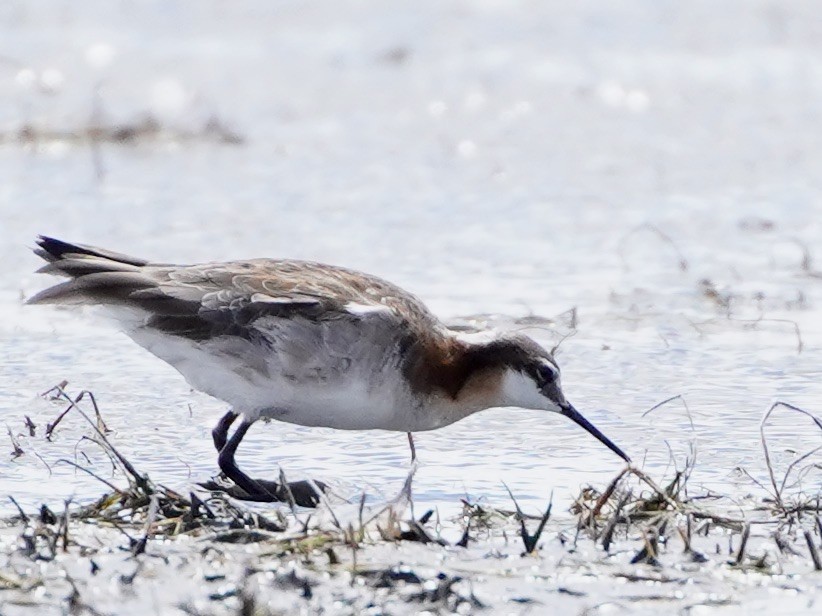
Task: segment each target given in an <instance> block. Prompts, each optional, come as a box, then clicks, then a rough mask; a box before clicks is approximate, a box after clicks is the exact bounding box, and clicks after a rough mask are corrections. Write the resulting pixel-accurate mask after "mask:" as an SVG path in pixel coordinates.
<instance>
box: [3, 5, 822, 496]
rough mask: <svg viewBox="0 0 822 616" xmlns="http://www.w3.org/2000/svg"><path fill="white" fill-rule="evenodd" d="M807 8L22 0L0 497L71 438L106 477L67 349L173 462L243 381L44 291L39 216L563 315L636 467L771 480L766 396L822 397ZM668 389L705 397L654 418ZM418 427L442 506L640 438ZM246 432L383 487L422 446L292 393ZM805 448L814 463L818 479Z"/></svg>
mask: <svg viewBox="0 0 822 616" xmlns="http://www.w3.org/2000/svg"><path fill="white" fill-rule="evenodd" d="M817 17H818V7H817V5H816V4H815V3H814V2H810V1H808V2H791V3H781V2H775V1H765V0H753V1H751V0H745V1H742V0H738V1H737V0H731V1H728V2H723V3H721V4H717V3H714V2H707V1H698V2H691V3H687V4H681V3H674V2H659V1H655V0H635V1H623V2H616V3H607V4H603V3H599V2H579V3H574V4H573V5H570V4H567V3H560V2H529V1H521V2H511V1H506V2H501V1H492V0H487V1H472V2H467V1H465V2H448V3H443V2H435V1H422V2H393V3H381V2H374V1H360V2H347V3H333V2H297V1H282V2H258V1H257V2H251V1H249V2H237V3H228V2H224V1H216V0H211V1H198V2H183V1H174V0H166V1H164V2H144V3H137V2H128V1H119V2H100V1H96V0H94V1H86V2H82V3H76V2H43V3H32V2H26V1H22V0H21V1H14V0H9V1H7V2H4V3H3V5H2V6H0V239H2V242H0V263H2V265H3V268H2V273H0V317H2V318H0V344H2V346H0V353H1V355H0V383H2V388H0V411H2V420H3V423H4V426H5V427H7V428H8V432H9V435H8V436H7V437H5V438H6V440H5V441H0V442H3V443H4V445H3V447H2V448H0V453H1V454H2V455H0V493H2V494H10V495H13V496H14V497H15V498H16V499H17V500H18V501H19V502H20V503H21V504H22V505H24V506H26V507H31V506H35V505H39V504H40V503H41V502H43V501H49V502H53V501H54V500H55V499H59V498H68V497H74V498H75V499H77V500H81V501H82V500H84V499H86V500H87V499H89V498H92V497H95V496H97V495H99V493H100V490H101V486H100V484H99V483H97V481H96V480H95V479H93V478H91V477H89V476H87V475H85V474H84V473H82V472H79V471H77V470H76V469H74V468H72V467H71V466H69V465H66V464H64V463H60V462H58V461H59V460H60V459H70V460H72V461H74V462H76V463H78V464H82V465H88V466H89V467H90V468H92V469H93V470H94V471H95V472H97V473H99V474H101V475H103V476H104V477H110V476H111V467H110V464H109V463H108V462H107V460H106V459H105V457H104V456H103V455H102V453H101V452H100V450H99V448H98V447H97V446H96V445H94V444H93V443H91V442H89V441H88V440H84V439H83V438H82V437H83V436H86V435H89V434H90V433H89V430H88V429H87V427H86V426H85V425H84V423H83V422H82V421H81V419H80V418H79V417H76V416H75V417H72V416H71V415H69V416H68V417H67V418H66V420H65V421H64V423H63V424H62V425H61V427H60V428H59V429H58V430H57V432H56V433H55V437H54V441H53V442H49V441H47V440H45V439H44V437H43V432H44V429H45V425H46V423H48V422H49V421H53V419H54V417H55V416H56V415H57V413H58V412H59V410H60V408H61V407H59V406H56V405H54V404H50V403H47V402H45V401H43V400H40V399H38V393H40V392H42V391H44V390H46V389H48V388H49V387H50V386H52V385H54V384H56V383H58V382H60V381H62V380H64V379H65V380H67V381H69V386H68V387H69V390H70V391H74V392H79V390H81V389H89V390H92V391H93V392H94V393H95V394H96V397H97V399H98V401H99V403H100V405H101V410H102V412H103V416H104V418H105V420H106V422H107V423H108V425H109V427H110V428H112V429H113V431H114V432H113V434H112V436H111V438H112V441H113V442H114V444H115V445H116V446H117V447H118V448H120V449H121V450H122V452H123V453H124V454H126V455H127V456H128V457H129V458H130V459H131V460H132V462H134V463H135V465H137V466H138V467H139V468H140V469H141V470H143V471H146V472H148V473H149V474H150V475H151V477H152V478H153V479H155V481H158V482H160V483H163V484H166V485H168V486H170V487H174V488H177V489H181V490H183V489H188V488H190V487H191V486H192V485H193V483H194V482H196V481H200V480H204V479H206V478H208V477H209V476H210V475H211V474H213V473H214V472H215V471H216V454H215V452H214V451H213V450H212V446H211V440H210V434H209V433H210V430H211V427H212V425H213V423H214V422H215V421H216V419H217V418H218V417H219V416H220V415H221V414H222V413H223V412H224V411H225V405H224V404H222V403H221V402H219V401H216V400H213V399H210V398H208V397H206V396H204V395H202V394H198V393H196V392H192V391H190V390H189V388H188V387H187V385H186V384H185V382H184V381H183V380H182V378H181V377H180V376H179V375H177V373H176V372H174V370H173V369H171V368H170V367H168V366H166V365H165V364H163V363H162V362H160V361H159V360H156V359H155V358H154V357H153V356H150V355H149V354H148V353H146V352H144V351H143V350H141V349H140V348H138V347H137V346H136V345H134V344H133V343H131V342H130V341H129V340H128V339H127V338H126V337H125V336H123V335H121V334H119V333H117V331H116V329H114V328H113V327H112V326H111V325H109V324H108V323H106V322H103V321H100V320H99V319H98V318H97V317H96V316H95V315H94V313H86V314H82V313H79V312H78V311H74V310H66V309H59V308H41V307H36V308H35V307H24V306H23V300H24V298H25V297H28V296H30V295H31V294H33V293H34V292H36V291H37V290H38V289H40V288H42V287H43V286H45V285H46V284H48V283H49V280H47V279H44V278H43V277H38V276H35V275H34V274H33V271H34V270H35V269H36V268H37V267H38V263H37V259H36V258H35V257H34V256H33V255H32V254H31V253H30V252H29V250H28V248H29V247H30V246H31V245H32V244H33V238H34V237H35V235H36V234H38V233H45V234H51V235H55V236H57V237H62V238H66V239H68V240H72V241H78V242H85V243H91V244H97V245H101V246H105V247H108V248H111V249H114V250H118V251H121V252H126V253H133V254H135V255H138V256H142V257H147V258H151V259H155V260H159V261H174V262H197V261H207V260H228V259H234V258H244V257H258V256H270V257H280V256H281V257H292V258H305V259H313V260H319V261H326V262H331V263H336V264H341V265H346V266H349V267H353V268H357V269H361V270H364V271H368V272H371V273H374V274H378V275H380V276H383V277H385V278H387V279H389V280H391V281H393V282H396V283H398V284H400V285H401V286H403V287H405V288H407V289H408V290H410V291H412V292H414V293H416V294H418V295H419V296H420V297H422V298H423V299H424V300H426V301H427V302H428V304H429V305H430V306H431V308H432V309H433V310H434V311H435V312H436V313H437V314H439V315H441V316H442V317H443V318H444V319H446V320H447V321H449V322H457V323H464V322H466V320H467V321H469V322H472V323H480V324H485V323H490V324H493V325H497V326H500V327H516V328H521V327H523V326H525V325H527V324H530V326H531V329H529V331H530V333H531V334H532V335H534V336H535V337H536V338H538V339H539V340H541V341H542V342H544V343H545V344H546V345H553V344H554V343H556V342H557V341H558V340H559V339H560V338H562V337H563V336H564V335H566V334H568V333H571V332H573V335H572V336H570V337H569V338H567V339H566V340H564V342H563V343H562V345H561V347H560V352H559V354H558V360H559V362H560V364H561V365H562V367H563V380H564V385H565V389H566V392H567V394H568V396H569V398H570V399H571V400H572V401H573V402H574V403H575V404H576V406H577V407H578V408H579V409H580V410H581V411H582V412H583V413H585V414H586V416H588V418H589V419H591V420H592V421H593V422H594V423H595V424H597V425H598V426H599V427H600V428H601V429H602V430H603V431H604V432H605V433H606V434H607V435H609V436H610V437H611V438H612V439H613V440H614V441H615V442H617V443H618V444H619V445H620V446H621V447H623V448H624V449H625V450H626V451H627V452H629V453H630V454H631V455H632V456H633V457H634V459H635V460H639V461H642V463H643V464H644V465H645V468H646V469H647V470H648V471H649V472H651V473H652V474H653V475H654V476H656V477H662V476H663V475H665V476H666V477H669V478H670V476H671V475H672V472H673V469H674V465H677V466H679V467H680V468H681V467H683V466H684V464H685V459H686V456H688V455H690V454H691V453H692V452H693V451H694V450H695V451H696V453H697V464H696V469H695V471H694V474H693V479H692V489H693V488H707V489H714V490H717V491H720V492H722V493H724V494H733V495H736V496H742V495H744V494H747V493H748V492H755V493H761V492H762V490H761V488H760V487H758V486H757V485H756V483H755V482H754V481H753V480H752V479H751V478H749V477H748V476H747V475H746V474H745V472H742V469H744V471H746V472H747V473H749V474H750V475H751V476H752V477H753V478H754V479H756V480H757V481H760V482H764V481H766V475H765V465H764V461H763V457H762V451H761V447H760V443H759V421H760V419H761V417H762V415H763V413H764V412H765V410H766V409H767V408H768V407H769V405H770V404H771V402H772V401H773V400H776V399H781V400H785V401H788V402H791V403H793V404H796V405H799V406H802V407H804V408H807V409H808V410H811V411H815V410H818V409H819V408H820V404H819V400H820V394H822V385H820V381H819V365H820V361H821V360H822V351H820V342H822V331H821V330H820V320H819V312H818V306H819V302H820V299H822V298H821V294H820V287H822V279H820V272H819V271H818V270H817V269H816V267H817V265H818V263H817V261H815V258H817V257H818V255H819V237H820V224H822V223H821V222H820V221H822V216H821V215H822V176H821V175H820V174H819V170H820V169H822V141H821V140H820V139H819V135H820V134H822V133H820V114H822V42H820V41H822V22H820V20H819V19H818V18H817ZM477 315H479V316H477ZM800 347H801V348H800ZM677 395H679V396H682V398H684V400H685V402H686V403H687V409H686V408H685V406H684V405H683V404H681V400H679V399H678V400H675V401H673V402H671V403H670V404H668V405H665V406H663V407H661V408H659V409H657V410H655V411H653V412H651V413H650V414H647V415H645V414H644V413H645V411H647V410H648V409H649V408H651V407H652V406H653V405H654V404H656V403H658V402H660V401H662V400H665V399H666V398H669V397H672V396H677ZM688 413H690V419H689V416H688ZM26 416H29V417H31V419H32V421H33V422H34V423H35V424H36V425H37V430H36V432H35V435H34V436H30V435H29V432H28V430H27V428H26V427H25V424H24V420H25V417H26ZM691 424H693V425H691ZM773 424H774V425H773V427H772V428H771V431H770V432H769V434H770V435H771V438H772V447H773V449H774V451H773V455H774V456H775V461H776V462H777V463H778V465H780V466H779V468H780V469H784V468H785V467H786V466H787V464H789V463H790V461H792V460H794V459H796V457H797V456H799V455H801V454H802V453H803V452H805V451H807V450H809V449H811V448H813V447H815V446H817V445H819V443H820V434H819V432H818V431H816V432H814V430H813V429H812V428H813V425H812V424H811V422H810V421H808V420H807V419H805V418H802V417H800V416H798V415H791V414H787V413H781V414H778V415H776V416H775V417H774V420H773ZM12 441H15V442H17V443H18V444H19V446H20V449H21V450H22V451H23V452H24V453H23V454H22V455H20V456H17V457H14V456H13V455H12V453H13V450H14V447H13V444H12ZM417 448H418V452H419V455H420V459H421V462H422V466H421V468H420V470H419V472H418V474H417V477H416V479H415V483H414V487H415V496H416V500H417V501H418V502H419V503H421V504H422V505H438V506H440V507H441V508H444V509H446V510H450V509H453V508H454V507H456V506H457V505H458V499H459V497H462V496H465V495H468V496H470V497H471V498H472V499H477V498H484V499H488V500H490V501H492V502H496V503H500V502H502V501H503V499H506V498H507V496H506V493H505V489H504V487H503V485H502V482H505V483H506V484H507V485H508V486H509V487H510V489H511V490H512V492H513V493H514V494H516V495H518V496H519V497H520V498H521V499H522V502H523V504H524V505H525V506H527V507H533V508H536V507H542V506H543V505H544V503H545V502H546V501H547V499H548V497H549V495H550V493H551V492H552V491H553V493H554V495H555V496H554V498H555V500H557V501H559V502H560V503H562V504H563V506H567V505H568V504H569V503H570V499H571V498H572V497H573V496H574V495H575V494H576V493H577V492H578V491H579V487H580V486H581V485H584V484H586V483H589V482H590V483H594V484H597V485H600V486H601V485H603V484H604V483H606V482H607V481H608V480H609V479H610V478H611V477H612V476H613V475H614V474H615V473H616V472H617V471H618V470H619V468H620V461H619V459H617V458H616V457H614V456H613V455H612V454H611V453H610V452H608V451H607V450H606V449H604V448H603V447H602V446H601V445H600V444H599V443H598V442H596V441H595V440H594V439H592V438H590V437H588V436H587V435H585V434H584V433H582V432H581V431H580V430H579V429H578V428H577V427H575V426H574V425H572V424H570V423H569V422H564V421H563V420H562V418H559V417H555V416H548V415H546V414H544V413H539V412H536V411H525V410H515V409H498V410H491V411H487V412H485V413H482V414H479V415H476V416H474V417H471V418H469V419H467V420H465V421H463V422H460V423H458V424H456V425H453V426H450V427H448V428H446V429H443V430H440V431H437V432H433V433H426V434H420V435H418V437H417ZM240 461H241V464H242V465H244V467H245V468H247V469H249V471H253V472H252V474H255V475H265V474H267V473H276V469H277V467H278V465H281V466H282V467H283V468H284V469H285V471H286V472H287V473H288V475H289V476H290V477H302V476H311V477H316V478H320V479H323V480H330V481H331V482H332V483H335V484H336V485H337V488H338V490H339V491H340V492H341V493H343V494H348V495H355V494H356V493H357V491H358V490H359V489H361V488H363V487H365V488H367V489H368V491H369V492H370V493H371V494H383V495H385V496H390V495H391V494H393V493H394V492H396V490H398V489H399V487H400V486H401V484H402V481H403V478H404V477H405V473H406V472H407V469H408V449H407V443H406V440H405V436H404V435H402V434H393V433H385V432H371V433H346V432H337V431H332V430H324V429H306V428H300V427H295V426H288V425H284V424H276V423H271V424H268V425H262V424H261V425H258V426H255V428H254V429H253V431H252V432H251V433H250V435H249V437H248V438H247V439H246V441H245V442H244V444H243V447H242V448H241V450H240ZM813 461H814V458H810V459H809V460H808V462H813ZM815 461H816V462H817V468H816V469H813V468H811V470H810V473H809V474H807V475H805V477H804V479H803V482H804V483H803V484H802V485H801V486H799V487H797V488H795V489H804V490H805V491H806V492H813V491H814V490H815V491H816V492H818V490H819V484H820V473H819V468H818V462H819V458H816V459H815ZM0 510H2V511H7V510H8V511H10V510H12V505H11V504H10V503H9V502H7V501H5V500H3V501H2V502H0Z"/></svg>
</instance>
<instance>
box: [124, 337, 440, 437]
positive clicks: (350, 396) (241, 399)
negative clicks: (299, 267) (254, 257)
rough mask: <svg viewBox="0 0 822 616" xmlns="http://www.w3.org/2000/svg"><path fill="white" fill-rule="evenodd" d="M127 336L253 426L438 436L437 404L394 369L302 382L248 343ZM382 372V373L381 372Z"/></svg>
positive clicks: (353, 369) (359, 369)
mask: <svg viewBox="0 0 822 616" xmlns="http://www.w3.org/2000/svg"><path fill="white" fill-rule="evenodd" d="M127 333H128V334H129V335H130V336H131V337H132V338H133V339H134V340H135V342H137V343H138V344H140V345H141V346H143V347H144V348H145V349H147V350H148V351H150V352H151V353H153V354H154V355H156V356H157V357H159V358H160V359H163V360H164V361H166V362H167V363H169V364H170V365H172V366H173V367H174V368H175V369H176V370H177V371H178V372H180V374H182V375H183V377H185V379H186V381H188V383H189V384H190V385H191V386H192V387H193V388H194V389H197V390H199V391H202V392H204V393H207V394H209V395H210V396H213V397H215V398H217V399H219V400H223V401H225V402H227V403H228V404H230V405H231V406H232V407H233V409H234V411H235V412H238V413H241V414H242V415H244V416H245V417H247V418H248V419H250V420H252V421H253V420H256V419H259V418H261V417H266V418H271V419H277V420H280V421H285V422H288V423H294V424H299V425H303V426H318V427H327V428H337V429H340V430H369V429H380V430H396V431H403V432H406V431H410V432H415V431H420V430H431V429H433V428H437V427H439V426H440V425H442V422H441V421H433V422H432V417H431V414H430V413H429V412H427V411H430V410H431V409H430V408H428V407H429V405H427V404H423V403H422V402H421V401H419V400H415V399H414V398H413V397H412V396H411V394H410V392H409V390H408V387H407V385H406V383H405V381H404V379H403V378H402V375H401V373H400V372H399V370H398V369H397V368H395V367H393V366H380V365H377V366H376V367H375V366H374V365H373V364H369V365H357V364H352V365H350V366H348V368H347V369H346V370H345V373H344V374H343V375H341V376H339V377H337V378H333V379H331V378H329V379H323V378H301V377H300V376H295V375H292V374H289V373H288V370H283V367H282V366H281V365H280V364H279V363H278V361H277V358H276V357H258V356H257V355H255V354H254V353H253V352H251V354H249V353H250V351H253V349H249V348H248V347H246V346H244V345H250V343H246V342H245V341H242V340H237V341H229V343H228V345H226V344H225V343H221V345H218V347H215V345H214V344H213V343H199V342H194V341H191V340H187V339H185V338H181V337H175V336H168V335H165V334H162V333H158V332H156V331H153V330H150V329H135V330H132V331H127ZM375 368H376V369H375Z"/></svg>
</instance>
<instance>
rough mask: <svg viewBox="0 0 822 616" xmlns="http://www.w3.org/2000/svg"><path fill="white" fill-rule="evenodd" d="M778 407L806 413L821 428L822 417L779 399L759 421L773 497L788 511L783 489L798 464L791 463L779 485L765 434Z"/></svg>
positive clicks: (778, 504)
mask: <svg viewBox="0 0 822 616" xmlns="http://www.w3.org/2000/svg"><path fill="white" fill-rule="evenodd" d="M778 408H785V409H787V410H790V411H794V412H797V413H801V414H802V415H805V416H806V417H809V418H810V419H811V420H812V421H813V422H814V424H816V427H817V428H819V429H820V430H822V419H819V418H818V417H817V416H816V415H814V414H813V413H810V412H808V411H806V410H805V409H803V408H800V407H798V406H794V405H793V404H788V403H787V402H782V401H779V400H778V401H776V402H774V403H773V404H772V405H771V407H770V408H769V409H768V410H767V412H766V413H765V415H764V416H763V417H762V421H760V423H759V439H760V442H761V443H762V452H763V454H764V456H765V464H766V466H767V467H768V477H769V478H770V480H771V485H772V486H773V497H774V499H775V500H776V504H777V506H778V507H779V508H780V509H782V510H783V511H785V512H786V511H787V508H786V507H785V503H784V501H783V500H782V490H783V489H784V487H785V484H786V482H787V480H788V474H789V473H790V472H791V470H792V469H793V468H794V467H795V466H796V464H791V465H790V466H789V467H788V470H787V472H786V474H785V476H784V477H783V479H782V484H781V487H780V486H778V485H777V482H776V474H775V473H774V469H773V464H772V462H771V453H770V449H769V448H768V438H767V437H766V436H765V426H766V424H767V423H768V419H769V418H770V416H771V414H772V413H773V412H774V411H775V410H776V409H778ZM814 451H816V450H814ZM811 453H814V452H811ZM808 455H810V454H808ZM806 457H807V455H806V456H803V457H802V458H800V459H799V461H801V460H803V459H805V458H806Z"/></svg>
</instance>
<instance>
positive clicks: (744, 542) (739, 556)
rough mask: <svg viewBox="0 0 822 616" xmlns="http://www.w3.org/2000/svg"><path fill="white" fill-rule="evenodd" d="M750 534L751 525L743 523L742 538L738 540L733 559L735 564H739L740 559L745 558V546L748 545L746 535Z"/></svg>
mask: <svg viewBox="0 0 822 616" xmlns="http://www.w3.org/2000/svg"><path fill="white" fill-rule="evenodd" d="M750 535H751V525H750V524H745V528H743V529H742V538H741V539H740V540H739V550H738V551H737V553H736V559H734V564H735V565H737V566H738V565H741V564H742V560H743V559H744V558H745V548H746V547H747V546H748V537H750Z"/></svg>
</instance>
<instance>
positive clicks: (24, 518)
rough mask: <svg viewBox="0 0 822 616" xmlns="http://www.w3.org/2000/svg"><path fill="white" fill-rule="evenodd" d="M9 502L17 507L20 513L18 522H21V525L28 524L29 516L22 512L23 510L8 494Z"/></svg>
mask: <svg viewBox="0 0 822 616" xmlns="http://www.w3.org/2000/svg"><path fill="white" fill-rule="evenodd" d="M9 500H10V501H11V502H12V504H13V505H14V506H15V507H17V511H19V512H20V520H21V521H22V522H23V524H28V523H29V516H27V515H26V512H25V511H23V508H22V507H21V506H20V503H18V502H17V501H16V500H15V498H14V497H13V496H12V495H11V494H9Z"/></svg>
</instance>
